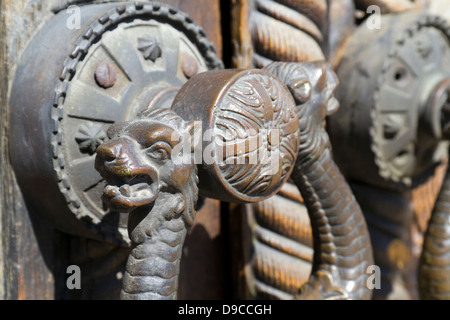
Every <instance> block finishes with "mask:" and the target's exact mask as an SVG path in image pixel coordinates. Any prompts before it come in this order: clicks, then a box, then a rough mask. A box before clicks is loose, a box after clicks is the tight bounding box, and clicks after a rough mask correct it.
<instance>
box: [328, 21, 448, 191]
mask: <svg viewBox="0 0 450 320" xmlns="http://www.w3.org/2000/svg"><path fill="white" fill-rule="evenodd" d="M449 41H450V28H449V26H448V24H447V23H446V22H445V21H444V19H442V18H440V17H434V16H424V15H421V14H418V13H407V14H401V15H386V16H383V17H382V20H381V29H379V30H377V29H369V28H368V27H367V26H366V24H365V23H363V24H362V25H361V26H360V27H359V29H358V30H357V31H356V32H355V33H354V35H353V37H352V39H351V41H350V43H349V45H348V47H347V49H346V53H345V56H344V58H343V60H342V62H341V64H340V66H339V67H338V70H337V74H338V76H339V78H340V80H341V85H340V87H339V89H338V90H337V92H336V96H337V98H338V99H339V100H340V102H341V109H340V110H339V111H338V112H337V113H336V114H335V115H333V117H331V118H330V119H329V130H330V132H331V134H330V137H331V139H332V142H333V145H334V153H335V158H336V161H337V162H338V164H339V166H340V167H341V169H342V170H343V171H344V172H345V173H346V175H347V176H348V177H349V178H350V179H352V180H356V181H364V182H367V183H370V184H374V185H379V186H384V187H393V188H401V189H403V188H409V187H412V186H414V185H417V184H418V183H420V182H421V181H423V180H424V179H426V178H427V177H428V176H429V175H430V174H432V173H433V172H434V168H435V167H436V165H437V164H438V163H439V162H440V161H441V160H443V159H444V158H445V157H446V156H447V149H448V142H447V141H445V139H444V138H443V134H442V111H443V107H444V105H445V104H446V101H447V90H443V89H442V88H443V86H445V87H446V88H447V87H449V86H448V79H449V78H450V42H449Z"/></svg>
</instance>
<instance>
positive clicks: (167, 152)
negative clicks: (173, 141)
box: [146, 142, 172, 160]
mask: <svg viewBox="0 0 450 320" xmlns="http://www.w3.org/2000/svg"><path fill="white" fill-rule="evenodd" d="M171 152H172V149H171V148H170V146H169V144H167V143H165V142H157V143H155V144H153V145H152V146H151V147H149V148H147V150H146V153H147V155H148V156H150V157H152V158H153V159H157V160H166V159H168V158H170V156H171Z"/></svg>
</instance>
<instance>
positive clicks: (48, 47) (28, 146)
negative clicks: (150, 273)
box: [9, 1, 223, 246]
mask: <svg viewBox="0 0 450 320" xmlns="http://www.w3.org/2000/svg"><path fill="white" fill-rule="evenodd" d="M79 9H80V26H79V28H69V27H68V26H67V18H68V15H67V14H66V12H65V10H61V12H59V13H58V14H56V15H55V16H53V17H52V18H51V19H50V20H49V21H48V22H47V24H45V25H44V26H43V28H41V30H39V31H38V32H37V33H36V34H35V36H34V37H33V38H32V40H31V42H30V43H29V44H28V46H27V48H26V50H25V51H24V53H23V55H22V57H21V61H20V64H19V66H18V67H17V72H16V76H15V79H14V83H13V85H12V89H11V98H10V101H9V104H10V136H11V140H10V141H11V144H10V145H11V156H12V163H13V165H14V170H15V173H16V176H17V180H18V182H19V184H20V187H21V191H22V192H23V194H24V196H25V199H26V200H27V204H29V205H30V207H32V208H33V211H35V212H36V213H37V214H39V216H40V217H42V218H44V219H46V221H47V222H49V223H51V224H52V225H53V226H54V227H55V228H57V229H58V230H62V231H64V232H66V233H70V234H73V235H76V236H82V237H86V238H93V239H96V240H100V241H104V242H108V243H112V244H116V245H117V244H118V245H121V246H128V245H129V242H130V241H129V238H128V235H127V216H126V215H125V214H122V213H119V212H117V211H114V210H110V209H108V208H107V207H106V206H104V204H103V202H102V200H101V195H102V191H103V187H104V181H103V179H102V177H101V176H100V174H99V173H98V172H97V171H96V170H95V169H94V161H95V151H96V149H97V147H98V146H99V145H100V144H101V143H102V142H104V141H105V140H106V138H107V135H106V131H107V129H108V127H109V126H110V125H111V124H113V123H116V122H121V121H126V120H129V119H133V118H135V117H136V114H137V113H138V112H139V111H141V110H142V109H145V108H147V107H148V106H151V105H159V106H170V105H171V102H172V100H173V98H174V96H175V94H176V93H177V92H178V90H179V89H180V87H181V86H182V85H183V84H184V83H185V82H186V81H187V80H188V79H189V78H190V77H192V76H193V75H194V74H196V73H201V72H204V71H207V70H212V69H221V68H223V63H222V61H221V60H220V59H219V58H218V57H217V55H216V52H215V48H214V46H213V44H212V43H211V42H210V41H209V40H208V38H207V36H206V33H205V31H203V29H202V28H201V27H199V26H198V25H196V24H195V23H194V22H193V20H192V18H190V17H189V16H188V15H187V14H185V13H184V12H182V11H180V10H179V9H177V8H174V7H171V6H168V5H165V4H160V3H156V2H151V1H146V2H138V1H128V2H123V1H122V2H111V3H107V4H106V3H105V4H89V5H80V7H79Z"/></svg>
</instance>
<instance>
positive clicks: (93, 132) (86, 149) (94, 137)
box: [75, 124, 106, 155]
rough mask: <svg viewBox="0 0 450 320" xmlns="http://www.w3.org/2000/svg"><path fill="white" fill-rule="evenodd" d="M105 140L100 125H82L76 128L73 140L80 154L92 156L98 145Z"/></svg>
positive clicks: (104, 134)
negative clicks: (76, 143)
mask: <svg viewBox="0 0 450 320" xmlns="http://www.w3.org/2000/svg"><path fill="white" fill-rule="evenodd" d="M105 139H106V133H105V131H103V128H102V126H101V125H98V124H82V125H80V127H79V128H78V132H77V134H76V135H75V140H76V141H77V142H78V146H79V147H80V150H81V152H83V153H89V154H90V155H92V154H94V153H95V151H97V148H98V146H99V145H101V144H102V143H103V142H104V141H105Z"/></svg>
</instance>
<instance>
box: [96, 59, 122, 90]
mask: <svg viewBox="0 0 450 320" xmlns="http://www.w3.org/2000/svg"><path fill="white" fill-rule="evenodd" d="M116 80H117V74H116V71H115V70H114V67H113V66H112V65H111V64H109V63H108V62H104V63H101V64H99V65H98V67H97V69H95V81H97V84H98V85H99V86H101V87H102V88H105V89H107V88H111V87H112V86H113V85H114V84H115V83H116Z"/></svg>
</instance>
